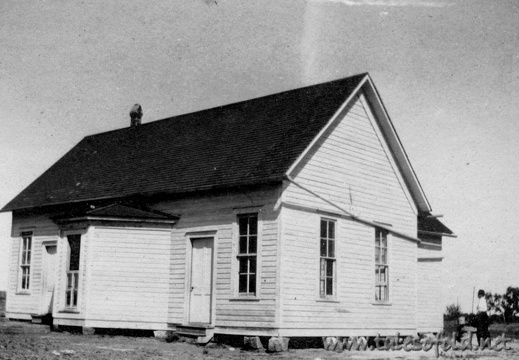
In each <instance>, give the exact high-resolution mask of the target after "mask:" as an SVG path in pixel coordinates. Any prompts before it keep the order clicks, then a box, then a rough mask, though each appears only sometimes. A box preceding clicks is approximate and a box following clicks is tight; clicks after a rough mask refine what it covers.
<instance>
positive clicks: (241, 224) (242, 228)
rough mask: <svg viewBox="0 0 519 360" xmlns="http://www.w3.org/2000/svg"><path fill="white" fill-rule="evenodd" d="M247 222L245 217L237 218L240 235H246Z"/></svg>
mask: <svg viewBox="0 0 519 360" xmlns="http://www.w3.org/2000/svg"><path fill="white" fill-rule="evenodd" d="M248 223H249V220H248V218H247V217H246V216H239V217H238V227H239V228H240V235H247V231H248Z"/></svg>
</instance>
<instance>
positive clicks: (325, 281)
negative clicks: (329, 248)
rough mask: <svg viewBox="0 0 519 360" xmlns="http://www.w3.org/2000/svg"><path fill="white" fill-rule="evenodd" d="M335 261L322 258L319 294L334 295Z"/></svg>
mask: <svg viewBox="0 0 519 360" xmlns="http://www.w3.org/2000/svg"><path fill="white" fill-rule="evenodd" d="M334 279H335V259H329V258H321V271H320V279H319V294H320V295H321V296H330V295H333V293H334V289H333V287H334Z"/></svg>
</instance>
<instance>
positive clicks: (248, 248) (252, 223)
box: [238, 214, 258, 295]
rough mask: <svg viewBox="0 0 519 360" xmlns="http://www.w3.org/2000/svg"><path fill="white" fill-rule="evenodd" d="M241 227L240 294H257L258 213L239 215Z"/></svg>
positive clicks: (239, 225) (239, 257)
mask: <svg viewBox="0 0 519 360" xmlns="http://www.w3.org/2000/svg"><path fill="white" fill-rule="evenodd" d="M238 228H239V249H238V262H239V280H238V292H239V293H240V294H251V295H255V294H256V275H257V271H256V270H257V258H258V256H257V255H258V254H257V248H258V214H243V215H238Z"/></svg>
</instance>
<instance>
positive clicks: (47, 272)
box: [40, 245, 57, 315]
mask: <svg viewBox="0 0 519 360" xmlns="http://www.w3.org/2000/svg"><path fill="white" fill-rule="evenodd" d="M43 248H44V249H43V259H42V260H43V276H42V299H41V306H40V314H42V315H45V314H52V307H53V305H54V287H55V285H56V258H57V256H56V253H57V247H56V245H47V246H44V247H43Z"/></svg>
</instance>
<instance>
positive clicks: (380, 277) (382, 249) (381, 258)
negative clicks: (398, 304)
mask: <svg viewBox="0 0 519 360" xmlns="http://www.w3.org/2000/svg"><path fill="white" fill-rule="evenodd" d="M388 300H389V266H388V261H387V231H385V230H382V229H376V230H375V301H379V302H385V301H388Z"/></svg>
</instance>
